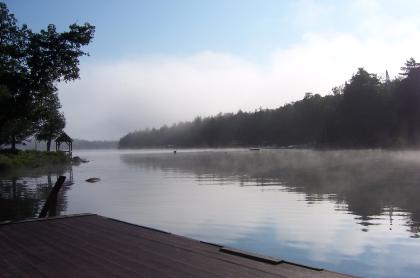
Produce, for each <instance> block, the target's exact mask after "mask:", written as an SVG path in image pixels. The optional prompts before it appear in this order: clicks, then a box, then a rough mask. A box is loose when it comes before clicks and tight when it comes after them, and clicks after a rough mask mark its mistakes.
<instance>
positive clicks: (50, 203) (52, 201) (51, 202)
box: [38, 176, 66, 218]
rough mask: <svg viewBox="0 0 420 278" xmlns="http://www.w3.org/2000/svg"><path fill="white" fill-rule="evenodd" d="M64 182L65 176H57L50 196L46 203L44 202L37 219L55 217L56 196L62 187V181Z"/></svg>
mask: <svg viewBox="0 0 420 278" xmlns="http://www.w3.org/2000/svg"><path fill="white" fill-rule="evenodd" d="M65 180H66V177H65V176H59V177H58V179H57V182H56V183H55V185H54V187H53V189H51V192H50V194H49V195H48V198H47V201H45V204H44V206H43V207H42V210H41V213H40V214H39V216H38V218H44V217H45V216H47V212H49V213H48V216H55V214H56V211H57V194H58V191H60V188H61V186H63V184H64V181H65Z"/></svg>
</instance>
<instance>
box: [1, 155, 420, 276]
mask: <svg viewBox="0 0 420 278" xmlns="http://www.w3.org/2000/svg"><path fill="white" fill-rule="evenodd" d="M75 155H79V156H81V157H83V158H87V159H89V160H90V162H89V163H86V164H82V165H80V166H73V167H72V168H71V169H49V171H50V173H49V174H47V172H46V171H38V173H20V174H8V175H4V176H3V177H2V178H0V180H1V181H0V220H7V219H20V218H27V217H34V216H36V215H37V214H38V213H39V211H40V209H41V207H42V204H43V202H44V200H45V198H46V196H47V195H48V191H49V188H50V186H51V183H54V181H55V179H56V175H57V174H61V173H62V172H64V173H65V174H66V175H67V176H69V175H72V177H73V181H74V184H73V185H70V186H66V187H65V188H64V190H63V191H62V192H61V196H60V200H59V206H60V207H59V210H60V213H61V214H72V213H82V212H91V213H98V214H101V215H104V216H109V217H114V218H118V219H123V220H126V221H128V222H132V223H137V224H141V225H146V226H150V227H154V228H158V229H163V230H166V231H169V232H172V233H176V234H181V235H185V236H188V237H193V238H197V239H200V240H204V241H209V242H214V243H220V244H223V245H227V246H232V247H237V248H241V249H245V250H249V251H254V252H258V253H262V254H266V255H271V256H275V257H279V258H285V259H288V260H292V261H295V262H299V263H304V264H308V265H313V266H318V267H324V268H327V269H331V270H335V271H340V272H344V273H349V274H354V275H360V276H370V277H372V276H384V277H385V276H388V277H400V276H404V277H418V276H419V273H420V258H419V257H418V254H420V238H419V235H420V233H419V227H420V152H411V151H410V152H409V151H407V152H387V151H366V150H364V151H305V150H261V151H249V150H213V151H211V150H207V151H203V150H200V151H194V150H190V151H187V150H184V151H178V153H177V154H173V153H172V152H170V151H167V150H164V151H162V150H161V151H159V150H156V151H152V150H149V151H86V152H76V154H75ZM90 177H99V178H101V181H100V182H98V183H94V184H90V183H87V182H85V180H86V179H87V178H90ZM49 179H50V180H49Z"/></svg>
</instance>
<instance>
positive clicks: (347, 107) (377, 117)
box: [119, 58, 420, 148]
mask: <svg viewBox="0 0 420 278" xmlns="http://www.w3.org/2000/svg"><path fill="white" fill-rule="evenodd" d="M401 71H402V72H401V73H400V75H399V76H398V77H397V78H395V79H393V80H391V79H390V78H389V75H388V72H387V71H386V75H385V78H379V77H378V75H376V74H372V73H369V72H367V71H366V70H365V69H363V68H359V69H358V71H357V73H356V74H354V75H353V76H352V78H351V79H350V80H349V81H348V82H346V83H345V84H344V85H342V86H339V87H335V88H333V89H332V93H331V94H328V95H326V96H320V95H319V94H312V93H306V94H305V97H304V98H303V99H302V100H299V101H296V102H293V103H289V104H286V105H284V106H281V107H279V108H277V109H259V110H256V111H254V112H242V111H238V112H237V113H227V114H218V115H216V116H212V117H206V118H200V117H197V118H195V119H194V120H193V121H190V122H181V123H178V124H174V125H172V126H170V127H168V126H162V127H160V128H158V129H155V128H153V129H146V130H140V131H135V132H131V133H129V134H127V135H125V136H124V137H122V138H121V139H120V141H119V147H120V148H150V147H248V146H273V147H285V146H286V147H287V146H289V147H294V146H304V147H337V148H355V147H356V148H359V147H361V148H365V147H368V148H372V147H385V148H386V147H413V146H418V145H419V140H418V139H419V135H420V64H419V63H417V62H416V61H415V60H414V59H413V58H410V59H409V60H408V61H406V63H405V65H404V66H403V67H401ZM221 101H223V100H221Z"/></svg>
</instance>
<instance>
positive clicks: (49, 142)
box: [47, 137, 51, 152]
mask: <svg viewBox="0 0 420 278" xmlns="http://www.w3.org/2000/svg"><path fill="white" fill-rule="evenodd" d="M50 150H51V137H48V140H47V152H49V151H50Z"/></svg>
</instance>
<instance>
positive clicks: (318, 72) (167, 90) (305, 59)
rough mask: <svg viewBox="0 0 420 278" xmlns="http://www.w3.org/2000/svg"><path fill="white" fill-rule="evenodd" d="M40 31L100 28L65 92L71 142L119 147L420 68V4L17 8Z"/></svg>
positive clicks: (16, 3)
mask: <svg viewBox="0 0 420 278" xmlns="http://www.w3.org/2000/svg"><path fill="white" fill-rule="evenodd" d="M6 4H7V5H8V7H9V9H10V10H11V12H12V13H14V14H15V15H16V17H17V19H18V20H19V22H20V23H27V24H28V25H29V27H31V28H32V29H33V30H35V31H39V30H40V29H41V28H45V27H46V26H47V24H49V23H54V24H56V25H57V27H58V29H59V30H65V28H66V27H67V26H68V25H69V24H71V23H74V22H77V23H80V24H82V23H84V22H89V23H91V24H93V25H95V26H96V34H95V38H94V41H93V43H92V44H91V45H89V46H88V47H87V48H86V50H88V51H89V52H90V54H91V55H90V57H84V58H83V59H82V60H81V64H80V68H81V79H80V80H77V81H75V82H72V83H68V84H60V85H59V89H60V91H59V94H60V99H61V102H62V104H63V111H64V113H65V116H66V119H67V127H66V131H67V132H68V133H69V135H70V136H72V137H75V138H83V139H118V138H120V137H121V136H123V135H125V134H126V133H127V132H129V131H133V130H137V129H143V128H147V127H159V126H161V125H163V124H172V123H174V122H178V121H185V120H191V119H193V118H194V117H195V116H208V115H214V114H217V113H219V112H236V111H238V110H239V109H242V110H244V111H252V110H254V109H258V108H259V107H262V108H275V107H278V106H281V105H283V104H284V103H286V102H290V101H294V100H298V99H301V98H302V97H303V96H304V94H305V92H314V93H319V94H321V95H325V94H328V93H329V92H330V90H331V88H332V87H333V86H337V85H341V84H343V83H344V82H345V81H346V80H348V79H349V78H350V77H351V75H352V74H353V73H354V72H356V70H357V68H358V67H365V68H366V69H367V70H368V71H371V72H373V73H378V74H379V75H380V76H383V75H384V71H385V70H386V69H387V70H388V71H389V73H390V75H391V76H395V75H397V74H398V72H399V67H400V66H401V65H402V64H403V63H404V61H405V60H407V59H408V58H409V57H414V58H416V59H420V53H419V52H420V17H419V16H418V11H419V10H420V1H415V0H414V1H405V0H399V1H368V0H366V1H357V0H352V1H334V0H331V1H310V0H303V1H280V0H277V1H268V0H265V1H245V0H238V1H233V0H232V1H230V0H221V1H216V0H209V1H204V0H202V1H193V0H190V1H169V0H168V1H157V0H153V1H138V0H133V1H123V0H119V1H116V0H115V1H112V0H107V1H101V0H89V1H88V0H83V1H80V0H72V1H57V0H38V1H26V0H13V1H10V0H9V1H6Z"/></svg>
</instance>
